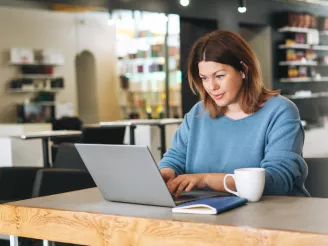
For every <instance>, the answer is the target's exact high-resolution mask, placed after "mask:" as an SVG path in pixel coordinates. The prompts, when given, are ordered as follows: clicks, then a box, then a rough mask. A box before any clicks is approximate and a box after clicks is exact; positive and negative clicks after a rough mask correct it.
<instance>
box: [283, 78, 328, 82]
mask: <svg viewBox="0 0 328 246" xmlns="http://www.w3.org/2000/svg"><path fill="white" fill-rule="evenodd" d="M279 81H280V82H282V83H297V82H328V77H321V78H320V79H316V78H310V77H305V78H281V79H279Z"/></svg>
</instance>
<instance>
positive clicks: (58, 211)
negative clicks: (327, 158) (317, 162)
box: [0, 188, 328, 246]
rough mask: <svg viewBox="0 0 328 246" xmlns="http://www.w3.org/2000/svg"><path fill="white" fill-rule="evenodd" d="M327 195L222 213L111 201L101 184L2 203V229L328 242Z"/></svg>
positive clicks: (122, 244)
mask: <svg viewBox="0 0 328 246" xmlns="http://www.w3.org/2000/svg"><path fill="white" fill-rule="evenodd" d="M327 207H328V199H320V198H295V197H263V198H262V200H261V201H260V202H257V203H249V204H247V205H246V206H243V207H240V208H237V209H234V210H231V211H228V212H225V213H223V214H220V215H187V214H173V213H172V212H171V209H170V208H165V207H155V206H142V205H134V204H123V203H112V202H107V201H104V200H103V199H102V196H101V195H100V193H99V191H98V189H97V188H93V189H87V190H82V191H77V192H70V193H65V194H60V195H54V196H48V197H41V198H35V199H30V200H25V201H18V202H13V203H8V204H2V205H0V234H9V235H15V236H22V237H30V238H38V239H45V240H51V241H60V242H67V243H76V244H84V245H119V246H128V245H129V246H136V245H138V246H141V245H146V246H153V245H156V246H164V245H165V246H171V245H188V246H202V245H206V246H214V245H215V246H217V245H224V246H225V245H229V246H234V245H256V246H260V245H270V246H271V245H282V246H285V245H288V246H294V245H295V246H296V245H297V246H303V245H304V246H309V245H313V246H314V245H315V246H318V245H328V220H327V217H328V216H327V212H326V210H327Z"/></svg>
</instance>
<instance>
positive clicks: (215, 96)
mask: <svg viewBox="0 0 328 246" xmlns="http://www.w3.org/2000/svg"><path fill="white" fill-rule="evenodd" d="M223 95H224V93H221V94H213V97H214V98H215V99H216V100H219V99H221V98H222V97H223Z"/></svg>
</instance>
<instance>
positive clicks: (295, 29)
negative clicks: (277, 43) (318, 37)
mask: <svg viewBox="0 0 328 246" xmlns="http://www.w3.org/2000/svg"><path fill="white" fill-rule="evenodd" d="M310 31H317V29H310V28H303V27H289V26H285V27H282V28H279V29H278V32H302V33H308V32H310Z"/></svg>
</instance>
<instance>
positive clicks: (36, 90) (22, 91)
mask: <svg viewBox="0 0 328 246" xmlns="http://www.w3.org/2000/svg"><path fill="white" fill-rule="evenodd" d="M62 90H63V89H8V92H10V93H34V92H54V93H55V92H60V91H62Z"/></svg>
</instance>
